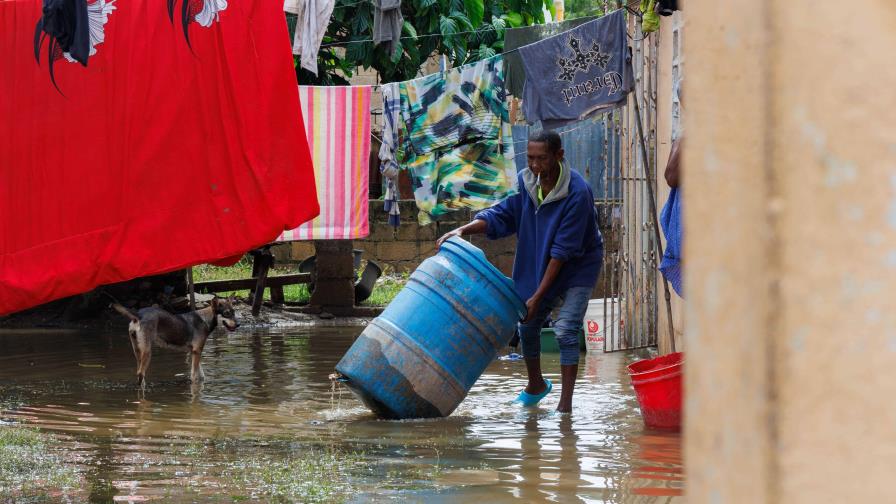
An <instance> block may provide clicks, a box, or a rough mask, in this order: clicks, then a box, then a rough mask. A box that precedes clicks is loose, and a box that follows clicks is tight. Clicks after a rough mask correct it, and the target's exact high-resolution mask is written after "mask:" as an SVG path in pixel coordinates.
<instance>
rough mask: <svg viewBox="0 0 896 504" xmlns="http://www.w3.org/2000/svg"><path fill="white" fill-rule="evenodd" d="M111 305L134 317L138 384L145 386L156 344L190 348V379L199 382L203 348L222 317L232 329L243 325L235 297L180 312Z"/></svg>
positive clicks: (131, 331)
mask: <svg viewBox="0 0 896 504" xmlns="http://www.w3.org/2000/svg"><path fill="white" fill-rule="evenodd" d="M111 306H112V308H114V309H115V310H116V311H117V312H118V313H121V314H122V315H124V316H125V317H128V318H129V319H131V323H130V325H128V333H129V334H130V337H131V346H132V347H133V349H134V357H135V358H136V359H137V384H138V385H141V386H143V385H144V384H145V382H146V371H147V369H148V368H149V359H150V358H151V357H152V347H153V346H157V347H160V348H170V349H172V350H181V351H184V352H186V353H187V361H188V362H191V366H190V369H191V371H190V379H191V380H192V381H193V383H198V382H200V381H202V380H204V379H205V374H204V373H203V372H202V365H201V364H200V362H199V361H200V359H201V358H202V349H203V348H204V347H205V341H206V340H207V339H208V337H209V335H210V334H211V333H212V331H214V330H215V328H216V327H217V326H218V319H220V320H221V323H222V325H223V326H224V327H225V328H227V330H229V331H234V330H236V328H237V327H239V324H238V323H237V321H236V316H235V314H234V312H233V297H230V298H228V299H220V298H213V299H212V302H211V304H210V305H209V306H208V307H206V308H202V309H200V310H195V311H191V312H187V313H182V314H179V315H175V314H173V313H170V312H168V311H166V310H163V309H161V308H157V307H151V308H143V309H141V310H139V311H137V312H136V313H135V312H133V311H131V310H129V309H127V308H125V307H124V306H122V305H121V304H119V303H112V305H111Z"/></svg>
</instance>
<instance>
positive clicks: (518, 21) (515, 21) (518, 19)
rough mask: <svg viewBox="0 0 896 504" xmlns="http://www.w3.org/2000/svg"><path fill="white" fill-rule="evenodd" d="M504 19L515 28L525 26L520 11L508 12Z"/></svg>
mask: <svg viewBox="0 0 896 504" xmlns="http://www.w3.org/2000/svg"><path fill="white" fill-rule="evenodd" d="M504 19H506V20H507V23H508V24H510V26H512V27H514V28H517V27H520V26H523V16H522V15H521V14H520V13H519V12H508V13H507V14H504Z"/></svg>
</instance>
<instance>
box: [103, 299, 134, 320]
mask: <svg viewBox="0 0 896 504" xmlns="http://www.w3.org/2000/svg"><path fill="white" fill-rule="evenodd" d="M109 306H111V307H112V308H114V309H115V311H117V312H118V313H120V314H122V315H124V316H125V317H127V318H129V319H131V322H140V317H138V316H137V314H136V313H134V312H132V311H131V310H128V309H127V308H125V307H124V306H121V305H120V304H118V303H112V304H110V305H109Z"/></svg>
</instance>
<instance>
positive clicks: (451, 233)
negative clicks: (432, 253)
mask: <svg viewBox="0 0 896 504" xmlns="http://www.w3.org/2000/svg"><path fill="white" fill-rule="evenodd" d="M463 235H464V230H463V228H457V229H455V230H452V231H448V232H447V233H445V234H444V235H442V237H441V238H439V239H438V240H437V241H436V250H439V249H440V248H442V244H443V243H445V241H447V240H448V239H449V238H451V237H452V236H457V237H458V238H460V237H461V236H463Z"/></svg>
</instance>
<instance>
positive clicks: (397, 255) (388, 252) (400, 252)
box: [377, 241, 417, 261]
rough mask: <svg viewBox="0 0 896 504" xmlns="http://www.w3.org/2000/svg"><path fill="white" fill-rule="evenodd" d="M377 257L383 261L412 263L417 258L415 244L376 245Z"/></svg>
mask: <svg viewBox="0 0 896 504" xmlns="http://www.w3.org/2000/svg"><path fill="white" fill-rule="evenodd" d="M377 257H379V258H380V259H382V260H383V261H413V260H414V259H416V258H417V243H416V242H399V241H395V242H380V243H377Z"/></svg>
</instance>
